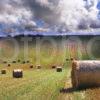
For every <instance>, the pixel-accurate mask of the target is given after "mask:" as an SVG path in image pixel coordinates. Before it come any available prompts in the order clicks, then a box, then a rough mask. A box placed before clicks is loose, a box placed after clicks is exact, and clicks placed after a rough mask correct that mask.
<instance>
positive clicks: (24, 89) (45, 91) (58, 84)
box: [0, 38, 100, 100]
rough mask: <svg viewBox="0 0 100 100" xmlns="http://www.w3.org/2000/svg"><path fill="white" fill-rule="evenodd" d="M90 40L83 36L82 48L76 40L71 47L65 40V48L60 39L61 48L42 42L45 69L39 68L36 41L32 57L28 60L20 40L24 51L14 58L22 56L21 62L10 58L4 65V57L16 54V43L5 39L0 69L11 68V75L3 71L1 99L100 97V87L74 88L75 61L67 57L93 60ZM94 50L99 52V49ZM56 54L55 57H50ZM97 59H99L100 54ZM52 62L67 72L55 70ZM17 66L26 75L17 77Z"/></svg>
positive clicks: (83, 99) (86, 99)
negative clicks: (27, 61)
mask: <svg viewBox="0 0 100 100" xmlns="http://www.w3.org/2000/svg"><path fill="white" fill-rule="evenodd" d="M82 39H83V38H82ZM87 40H88V38H85V39H83V44H84V45H83V46H82V47H78V48H76V47H77V46H73V42H71V43H72V46H71V44H69V45H68V44H66V40H63V43H64V44H65V48H64V49H63V48H62V47H61V46H62V45H61V41H59V39H56V41H57V43H58V44H57V49H53V48H52V47H51V46H50V45H49V44H42V46H41V52H40V55H39V57H38V58H40V63H41V66H42V68H41V69H36V64H37V63H36V55H35V54H36V48H35V44H34V43H31V44H30V46H29V59H24V56H23V45H22V43H19V44H20V52H19V54H18V57H17V58H16V59H14V60H15V61H17V60H18V59H20V60H21V61H20V62H17V63H12V61H10V60H9V59H8V60H6V61H7V64H3V63H2V61H4V59H3V58H2V57H4V56H5V57H8V58H10V57H11V56H12V54H13V46H12V43H11V44H10V43H8V42H5V43H4V42H2V45H0V46H1V49H0V50H1V52H0V62H1V64H0V70H1V69H7V74H5V75H1V74H0V100H99V99H100V96H99V93H100V88H95V89H83V90H73V89H72V88H71V76H70V72H71V61H66V59H70V58H71V57H75V58H78V59H80V58H81V57H82V59H86V60H87V59H90V58H89V56H88V55H87V51H86V48H85V47H86V45H85V44H86V43H87ZM33 44H34V45H33ZM98 44H99V43H98ZM96 47H97V45H96ZM8 50H9V51H8ZM52 50H53V51H52ZM97 50H98V48H96V53H97ZM93 52H94V54H95V51H93ZM98 52H99V50H98ZM52 55H53V58H52V59H51V60H46V59H48V58H49V57H50V56H52ZM95 55H96V54H95ZM97 59H99V56H98V55H97ZM25 60H29V61H30V63H25V64H23V63H22V62H23V61H25ZM8 64H11V66H10V67H8ZM30 65H33V69H30V67H29V66H30ZM52 65H57V66H62V67H63V71H62V72H60V73H58V72H56V69H52ZM16 68H20V69H23V71H24V77H23V78H20V79H14V78H13V77H12V71H13V69H16Z"/></svg>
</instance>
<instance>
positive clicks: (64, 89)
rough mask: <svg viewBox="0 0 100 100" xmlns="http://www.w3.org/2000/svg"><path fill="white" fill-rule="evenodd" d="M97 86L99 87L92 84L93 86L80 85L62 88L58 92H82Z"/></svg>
mask: <svg viewBox="0 0 100 100" xmlns="http://www.w3.org/2000/svg"><path fill="white" fill-rule="evenodd" d="M97 88H100V86H94V87H84V88H83V87H81V88H76V89H75V88H72V87H70V88H62V89H61V90H60V93H74V92H82V91H86V90H89V89H97Z"/></svg>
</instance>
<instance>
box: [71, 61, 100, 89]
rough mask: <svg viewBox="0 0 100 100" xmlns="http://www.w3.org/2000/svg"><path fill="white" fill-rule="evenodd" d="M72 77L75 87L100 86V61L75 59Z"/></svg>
mask: <svg viewBox="0 0 100 100" xmlns="http://www.w3.org/2000/svg"><path fill="white" fill-rule="evenodd" d="M71 79H72V86H73V88H87V87H95V86H100V61H90V60H89V61H73V62H72V72H71Z"/></svg>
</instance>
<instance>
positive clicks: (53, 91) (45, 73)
mask: <svg viewBox="0 0 100 100" xmlns="http://www.w3.org/2000/svg"><path fill="white" fill-rule="evenodd" d="M66 73H68V70H67V69H66V70H64V71H63V72H61V73H57V72H56V71H55V70H52V69H51V70H50V69H44V70H32V71H31V70H25V71H24V78H22V79H13V78H12V76H11V72H10V71H9V72H8V73H7V75H0V100H56V98H57V97H58V95H59V94H60V89H62V88H63V87H64V83H65V80H66V79H67V74H66Z"/></svg>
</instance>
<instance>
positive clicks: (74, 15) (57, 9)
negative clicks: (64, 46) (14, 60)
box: [0, 0, 100, 35]
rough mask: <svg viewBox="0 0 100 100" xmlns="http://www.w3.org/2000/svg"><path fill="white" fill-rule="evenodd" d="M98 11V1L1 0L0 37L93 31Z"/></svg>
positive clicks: (98, 26)
mask: <svg viewBox="0 0 100 100" xmlns="http://www.w3.org/2000/svg"><path fill="white" fill-rule="evenodd" d="M99 10H100V3H99V0H1V1H0V34H1V35H8V34H11V35H15V34H21V33H22V34H24V33H25V34H37V32H38V33H45V34H46V33H47V34H50V33H51V34H56V33H57V32H58V33H59V34H62V33H67V32H77V31H78V32H79V31H82V32H83V31H86V30H87V32H88V31H89V32H90V31H93V32H94V31H95V30H99V29H100V11H99ZM75 34H77V33H75ZM82 34H83V33H82ZM91 34H92V33H91Z"/></svg>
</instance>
